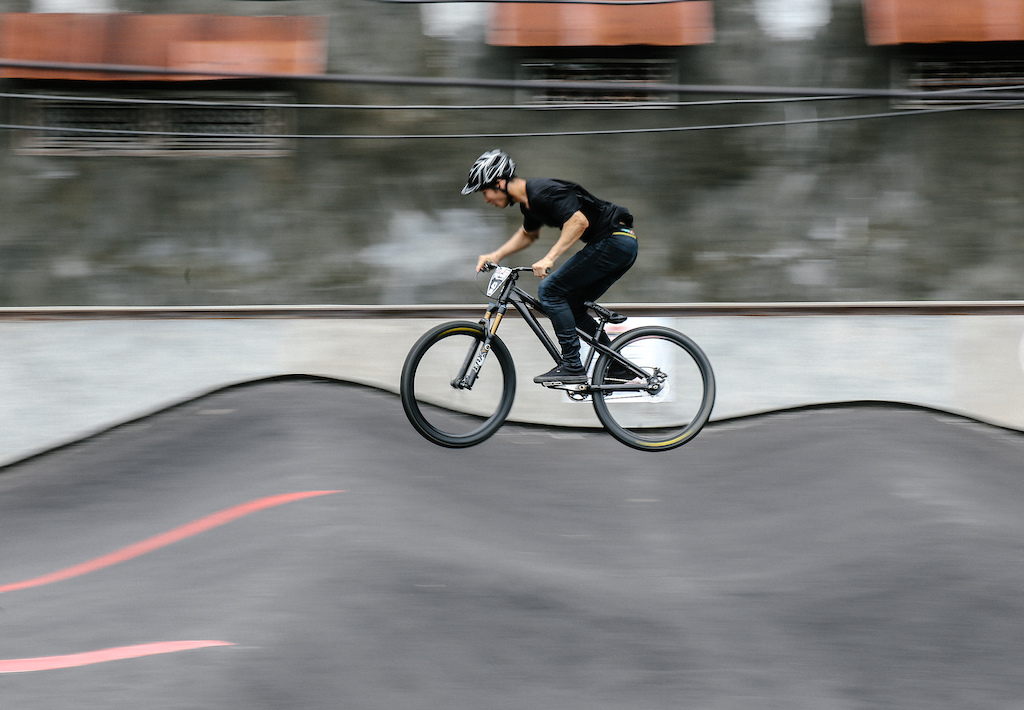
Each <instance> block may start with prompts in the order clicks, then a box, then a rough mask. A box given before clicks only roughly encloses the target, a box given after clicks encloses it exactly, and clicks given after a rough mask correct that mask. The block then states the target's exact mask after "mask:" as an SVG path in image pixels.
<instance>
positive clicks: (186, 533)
mask: <svg viewBox="0 0 1024 710" xmlns="http://www.w3.org/2000/svg"><path fill="white" fill-rule="evenodd" d="M343 492H344V491H303V492H300V493H283V494H281V495H276V496H268V497H267V498H258V499H256V500H252V501H249V502H248V503H242V504H241V505H236V506H234V507H232V508H226V509H225V510H222V511H220V512H219V513H214V514H213V515H208V516H206V517H205V518H200V519H199V520H195V521H193V522H191V523H187V524H185V525H182V526H181V527H177V528H174V529H173V530H168V531H167V532H165V533H161V534H160V535H156V536H154V537H151V538H149V539H147V540H143V541H141V542H137V543H135V544H134V545H129V546H128V547H125V548H122V549H120V550H117V551H115V552H111V553H110V554H107V555H103V556H102V557H97V558H96V559H93V560H89V561H88V562H82V563H81V564H77V565H73V566H71V567H67V568H65V569H62V570H58V571H56V572H51V573H50V574H44V575H43V576H42V577H35V578H33V579H26V580H24V581H21V582H14V583H12V584H7V585H4V586H0V594H2V593H4V592H13V591H17V590H19V589H29V588H30V587H41V586H42V585H44V584H53V583H54V582H60V581H63V580H65V579H70V578H72V577H79V576H81V575H83V574H88V573H89V572H95V571H96V570H98V569H103V568H104V567H110V566H111V565H116V564H118V563H119V562H124V561H126V560H130V559H133V558H135V557H139V556H141V555H145V554H146V553H148V552H152V551H153V550H156V549H159V548H161V547H166V546H167V545H170V544H173V543H175V542H178V541H180V540H183V539H185V538H187V537H191V536H193V535H198V534H199V533H201V532H205V531H207V530H209V529H210V528H215V527H217V526H219V525H224V524H225V523H230V522H231V521H232V520H236V519H238V518H241V517H242V516H245V515H249V514H250V513H256V512H258V511H260V510H266V509H267V508H273V507H274V506H278V505H284V504H285V503H292V502H294V501H297V500H303V499H305V498H313V497H316V496H325V495H330V494H332V493H343Z"/></svg>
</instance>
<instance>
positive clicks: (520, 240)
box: [476, 227, 540, 271]
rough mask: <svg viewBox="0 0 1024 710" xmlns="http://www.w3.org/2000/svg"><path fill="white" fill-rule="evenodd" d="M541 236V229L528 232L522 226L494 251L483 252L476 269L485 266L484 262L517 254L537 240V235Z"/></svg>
mask: <svg viewBox="0 0 1024 710" xmlns="http://www.w3.org/2000/svg"><path fill="white" fill-rule="evenodd" d="M539 236H540V230H537V231H534V232H527V231H526V229H524V228H523V227H520V228H519V230H518V231H516V233H515V234H513V235H512V237H511V238H510V239H509V240H508V241H507V242H505V243H504V244H502V245H501V246H500V247H498V248H497V249H495V250H494V251H492V252H491V253H490V254H481V255H480V256H479V257H478V258H477V260H476V270H477V271H480V270H481V269H483V268H484V264H485V263H487V262H488V261H490V262H492V263H494V264H497V263H498V262H499V261H501V260H502V259H504V258H505V257H506V256H509V255H510V254H515V253H516V252H517V251H522V250H523V249H525V248H526V247H528V246H530V245H531V244H533V243H534V242H535V241H537V237H539Z"/></svg>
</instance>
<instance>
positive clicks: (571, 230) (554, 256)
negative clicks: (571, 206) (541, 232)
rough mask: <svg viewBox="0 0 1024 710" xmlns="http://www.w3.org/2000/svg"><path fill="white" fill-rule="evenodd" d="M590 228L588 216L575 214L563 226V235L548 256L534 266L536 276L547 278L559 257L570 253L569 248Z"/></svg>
mask: <svg viewBox="0 0 1024 710" xmlns="http://www.w3.org/2000/svg"><path fill="white" fill-rule="evenodd" d="M589 226H590V220H588V219H587V217H586V215H584V214H583V213H582V212H580V211H576V212H574V213H573V214H572V216H571V217H569V219H568V220H566V222H565V224H563V225H562V233H561V234H560V235H559V236H558V241H557V242H555V243H554V245H553V246H552V247H551V250H550V251H549V252H548V253H547V256H545V257H544V258H543V259H541V260H540V261H538V262H537V263H536V264H534V265H533V273H534V275H535V276H539V277H540V278H544V277H545V276H547V275H548V273H549V272H550V271H551V267H553V266H554V265H555V262H556V261H557V260H558V257H560V256H561V255H562V254H564V253H565V252H567V251H569V248H570V247H572V245H573V244H575V243H576V242H577V240H579V238H580V237H581V236H583V233H584V232H585V231H587V227H589Z"/></svg>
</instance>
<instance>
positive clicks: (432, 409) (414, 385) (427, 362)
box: [401, 322, 516, 448]
mask: <svg viewBox="0 0 1024 710" xmlns="http://www.w3.org/2000/svg"><path fill="white" fill-rule="evenodd" d="M484 338H485V331H484V329H483V328H482V327H481V326H480V325H479V324H477V323H470V322H453V323H445V324H443V325H439V326H437V327H436V328H433V329H432V330H430V331H428V332H427V333H426V334H424V335H423V337H421V338H420V339H419V340H418V341H417V342H416V344H415V345H413V347H412V350H410V351H409V355H408V356H407V357H406V359H405V366H404V367H403V368H402V381H401V393H402V406H403V407H404V408H405V414H406V416H408V417H409V421H410V423H412V425H413V427H415V429H416V431H418V432H419V433H420V434H422V435H423V436H424V437H426V438H427V439H429V440H430V441H432V442H434V443H435V444H439V445H440V446H447V447H451V448H462V447H466V446H473V445H475V444H479V443H480V442H481V441H484V440H485V439H487V438H488V437H490V436H491V435H493V434H494V432H496V431H497V430H498V429H499V428H500V427H501V425H502V424H503V423H504V422H505V419H506V417H508V413H509V410H511V409H512V401H513V400H514V399H515V394H516V373H515V366H514V364H513V363H512V355H511V354H510V353H509V351H508V348H506V347H505V344H504V343H503V342H501V340H500V339H498V338H497V337H494V338H492V339H491V343H490V350H489V352H488V353H487V354H486V358H485V359H484V361H483V365H482V367H481V368H480V372H479V374H478V376H477V378H476V380H475V381H474V382H473V383H471V384H467V383H464V382H459V381H458V378H459V376H460V373H461V372H464V371H465V370H466V365H467V364H472V363H473V362H475V361H477V360H478V359H479V358H480V356H481V354H482V352H483V345H484Z"/></svg>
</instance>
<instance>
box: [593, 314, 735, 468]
mask: <svg viewBox="0 0 1024 710" xmlns="http://www.w3.org/2000/svg"><path fill="white" fill-rule="evenodd" d="M611 347H612V350H614V351H616V352H617V353H620V354H621V355H622V356H623V357H625V358H626V359H627V360H629V361H630V362H631V363H633V364H634V365H636V366H637V367H639V368H640V369H641V370H643V371H644V372H645V373H646V378H641V377H639V376H638V377H637V378H636V379H635V380H633V381H632V382H631V383H630V384H631V385H634V386H635V387H636V389H633V390H627V391H617V392H611V391H607V390H601V389H595V390H594V392H593V399H594V410H595V411H596V412H597V417H598V419H600V420H601V423H602V424H604V426H605V428H606V429H607V430H608V433H610V434H611V435H612V436H614V437H615V438H616V439H618V440H619V441H621V442H622V443H623V444H626V445H627V446H631V447H633V448H634V449H640V450H641V451H668V450H669V449H674V448H676V447H678V446H682V445H683V444H685V443H686V442H688V441H690V440H691V439H693V437H695V436H696V435H697V433H698V432H699V431H700V430H701V428H702V427H703V426H704V425H705V424H706V423H707V421H708V417H710V416H711V409H712V407H713V406H714V404H715V375H714V373H713V372H712V370H711V363H710V362H709V361H708V358H707V356H706V355H705V354H704V351H702V350H701V349H700V348H699V347H698V346H697V344H696V343H694V342H693V341H692V340H690V339H689V338H688V337H686V336H685V335H683V334H682V333H679V332H677V331H674V330H672V329H671V328H663V327H661V326H647V327H643V328H637V329H635V330H630V331H627V332H626V333H623V334H622V335H620V336H619V337H618V338H616V339H615V341H614V342H613V343H612V346H611ZM614 365H616V363H614V361H613V359H612V358H611V357H609V356H608V355H603V356H602V357H601V358H600V359H599V360H598V362H597V365H596V366H595V369H594V378H593V382H594V385H595V386H600V385H603V384H620V383H622V382H623V380H622V379H612V378H609V377H608V373H609V370H610V368H613V366H614Z"/></svg>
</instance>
